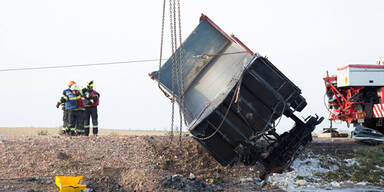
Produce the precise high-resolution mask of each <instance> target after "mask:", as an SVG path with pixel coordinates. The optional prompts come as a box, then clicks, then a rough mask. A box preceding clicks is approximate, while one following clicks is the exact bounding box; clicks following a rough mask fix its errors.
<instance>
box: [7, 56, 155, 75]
mask: <svg viewBox="0 0 384 192" xmlns="http://www.w3.org/2000/svg"><path fill="white" fill-rule="evenodd" d="M155 61H157V62H158V61H159V59H143V60H132V61H117V62H106V63H88V64H80V65H56V66H43V67H21V68H10V69H0V72H5V71H27V70H40V69H58V68H71V67H87V66H102V65H119V64H127V63H145V62H155Z"/></svg>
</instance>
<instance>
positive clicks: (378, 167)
mask: <svg viewBox="0 0 384 192" xmlns="http://www.w3.org/2000/svg"><path fill="white" fill-rule="evenodd" d="M0 143H1V141H0ZM376 168H377V169H380V170H382V171H384V167H381V166H379V165H376Z"/></svg>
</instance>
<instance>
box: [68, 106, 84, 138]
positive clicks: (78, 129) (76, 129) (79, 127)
mask: <svg viewBox="0 0 384 192" xmlns="http://www.w3.org/2000/svg"><path fill="white" fill-rule="evenodd" d="M69 115H70V126H69V127H70V131H71V135H84V110H71V111H70V112H69Z"/></svg>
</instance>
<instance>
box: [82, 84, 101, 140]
mask: <svg viewBox="0 0 384 192" xmlns="http://www.w3.org/2000/svg"><path fill="white" fill-rule="evenodd" d="M83 92H84V96H85V99H86V101H87V102H86V103H85V121H84V129H85V135H87V136H89V128H90V118H92V132H93V135H94V136H97V134H98V121H97V106H98V105H99V98H100V94H99V93H98V92H97V91H95V90H94V89H93V81H89V82H88V83H87V88H85V89H83Z"/></svg>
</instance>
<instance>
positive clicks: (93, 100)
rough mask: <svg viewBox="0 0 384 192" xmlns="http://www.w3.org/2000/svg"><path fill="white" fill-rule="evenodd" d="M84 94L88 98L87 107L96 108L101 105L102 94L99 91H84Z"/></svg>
mask: <svg viewBox="0 0 384 192" xmlns="http://www.w3.org/2000/svg"><path fill="white" fill-rule="evenodd" d="M83 92H84V95H85V98H86V102H85V104H86V107H96V106H98V105H99V97H100V94H99V93H98V92H97V91H95V90H92V91H91V90H89V89H84V90H83Z"/></svg>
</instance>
